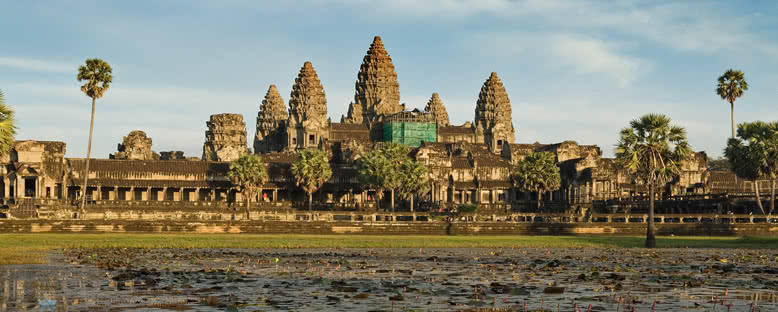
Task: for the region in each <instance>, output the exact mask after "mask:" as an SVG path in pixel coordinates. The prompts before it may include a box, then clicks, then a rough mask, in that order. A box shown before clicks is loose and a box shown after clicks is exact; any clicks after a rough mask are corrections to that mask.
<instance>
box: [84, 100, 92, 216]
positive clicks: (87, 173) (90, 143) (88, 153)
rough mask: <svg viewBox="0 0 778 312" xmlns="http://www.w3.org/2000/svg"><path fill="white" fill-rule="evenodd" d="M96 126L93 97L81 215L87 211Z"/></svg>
mask: <svg viewBox="0 0 778 312" xmlns="http://www.w3.org/2000/svg"><path fill="white" fill-rule="evenodd" d="M94 128H95V98H94V97H92V118H91V119H90V120H89V143H88V144H87V147H86V165H85V166H84V187H83V188H82V189H81V217H82V218H83V217H84V214H85V213H86V195H87V189H86V188H87V185H88V183H87V182H88V181H89V157H90V156H91V155H92V130H93V129H94Z"/></svg>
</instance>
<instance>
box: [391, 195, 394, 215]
mask: <svg viewBox="0 0 778 312" xmlns="http://www.w3.org/2000/svg"><path fill="white" fill-rule="evenodd" d="M391 196H392V198H391V203H392V214H394V189H392V193H391Z"/></svg>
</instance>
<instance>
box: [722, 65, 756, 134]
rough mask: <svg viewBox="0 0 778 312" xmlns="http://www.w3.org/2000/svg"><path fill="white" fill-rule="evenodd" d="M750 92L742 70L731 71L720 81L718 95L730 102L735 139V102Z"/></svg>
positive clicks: (730, 116) (730, 115) (730, 114)
mask: <svg viewBox="0 0 778 312" xmlns="http://www.w3.org/2000/svg"><path fill="white" fill-rule="evenodd" d="M747 90H748V83H747V82H746V78H745V74H743V72H742V71H740V70H734V69H731V68H730V69H729V70H727V71H726V72H725V73H724V74H723V75H721V76H720V77H719V79H718V84H717V85H716V94H718V95H719V96H720V97H721V99H722V100H725V101H727V102H729V118H730V122H731V123H732V137H733V138H734V137H735V101H736V100H737V99H738V98H739V97H741V96H743V92H744V91H747Z"/></svg>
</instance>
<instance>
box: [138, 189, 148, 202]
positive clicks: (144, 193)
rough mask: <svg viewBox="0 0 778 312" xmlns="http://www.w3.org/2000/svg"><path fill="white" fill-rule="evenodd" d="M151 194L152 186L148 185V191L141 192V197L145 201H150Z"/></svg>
mask: <svg viewBox="0 0 778 312" xmlns="http://www.w3.org/2000/svg"><path fill="white" fill-rule="evenodd" d="M150 195H151V187H147V188H146V191H145V192H143V193H142V194H140V199H141V200H144V201H148V200H149V198H150V197H151V196H150Z"/></svg>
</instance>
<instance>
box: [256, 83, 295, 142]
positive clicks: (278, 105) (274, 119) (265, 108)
mask: <svg viewBox="0 0 778 312" xmlns="http://www.w3.org/2000/svg"><path fill="white" fill-rule="evenodd" d="M288 119H289V114H287V111H286V105H285V104H284V100H283V99H282V98H281V94H279V93H278V89H276V86H275V85H270V88H269V89H268V90H267V94H265V99H264V100H262V105H260V106H259V113H258V114H257V131H256V135H255V136H254V152H255V153H268V152H271V151H279V150H282V149H283V148H284V146H286V122H287V120H288Z"/></svg>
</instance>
